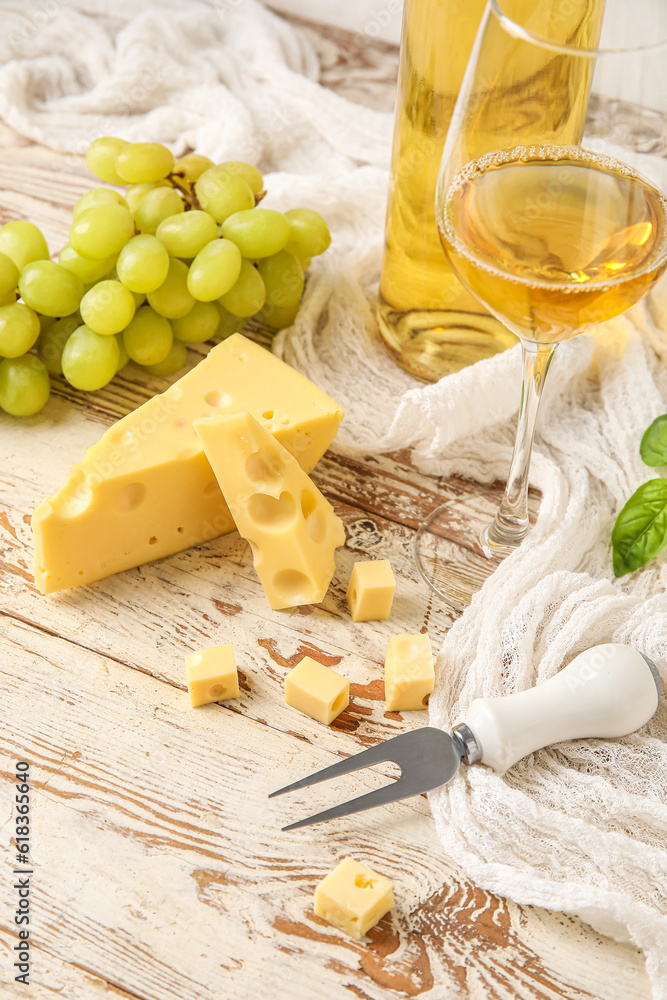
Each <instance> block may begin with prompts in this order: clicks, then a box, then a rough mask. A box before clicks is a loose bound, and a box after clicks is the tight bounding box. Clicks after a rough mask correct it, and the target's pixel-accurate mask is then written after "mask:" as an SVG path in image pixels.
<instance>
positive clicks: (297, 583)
mask: <svg viewBox="0 0 667 1000" xmlns="http://www.w3.org/2000/svg"><path fill="white" fill-rule="evenodd" d="M195 430H196V432H197V434H198V435H199V438H200V440H201V442H202V444H203V446H204V451H205V452H206V457H207V458H208V460H209V462H210V463H211V467H212V468H213V471H214V472H215V475H216V477H217V480H218V483H219V485H220V489H221V490H222V492H223V495H224V497H225V500H226V501H227V504H228V506H229V510H230V512H231V515H232V517H233V518H234V522H235V524H236V527H237V528H238V530H239V534H241V535H242V536H243V537H244V538H247V540H248V541H249V542H250V546H251V548H252V554H253V560H254V563H255V569H256V571H257V575H258V576H259V579H260V581H261V584H262V586H263V588H264V592H265V593H266V596H267V598H268V600H269V604H270V605H271V607H272V608H273V609H274V610H279V609H280V608H292V607H294V606H295V605H298V604H319V603H320V601H322V599H323V598H324V595H325V594H326V592H327V589H328V587H329V584H330V583H331V577H332V576H333V574H334V570H335V568H336V563H335V560H334V551H335V549H336V548H338V546H339V545H343V544H344V543H345V528H344V527H343V522H342V521H341V519H340V518H339V517H337V516H336V515H335V514H334V512H333V507H332V506H331V504H330V503H329V501H328V500H325V498H324V497H323V496H322V494H321V493H320V491H319V490H318V488H317V486H315V483H314V482H313V481H312V480H311V479H309V477H308V476H307V475H306V473H305V472H304V471H303V469H302V468H301V467H300V465H299V463H298V462H297V461H296V460H295V459H294V458H293V457H292V456H291V455H290V453H289V452H288V451H287V449H286V448H283V447H282V445H281V444H279V443H278V441H276V440H275V439H274V438H272V437H271V434H270V433H269V432H268V431H267V430H266V429H265V428H264V427H262V426H261V425H260V424H259V423H258V422H257V421H256V420H255V419H254V417H252V416H251V415H250V414H249V413H244V414H237V415H236V416H229V417H224V416H221V417H213V418H212V419H210V420H195Z"/></svg>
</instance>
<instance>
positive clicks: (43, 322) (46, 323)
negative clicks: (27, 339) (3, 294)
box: [2, 300, 56, 336]
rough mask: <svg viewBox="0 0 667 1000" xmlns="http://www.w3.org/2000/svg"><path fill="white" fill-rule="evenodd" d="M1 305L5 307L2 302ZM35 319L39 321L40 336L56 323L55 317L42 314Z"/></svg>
mask: <svg viewBox="0 0 667 1000" xmlns="http://www.w3.org/2000/svg"><path fill="white" fill-rule="evenodd" d="M14 301H16V300H14ZM2 305H5V303H4V302H3V303H2ZM37 319H38V320H39V334H40V336H41V335H42V334H43V333H44V331H45V330H48V329H49V327H51V326H53V324H54V323H55V321H56V317H55V316H44V314H43V313H40V314H38V316H37Z"/></svg>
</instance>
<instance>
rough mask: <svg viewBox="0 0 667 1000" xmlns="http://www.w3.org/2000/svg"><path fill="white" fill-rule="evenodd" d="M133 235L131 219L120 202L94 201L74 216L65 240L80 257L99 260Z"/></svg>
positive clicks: (109, 254)
mask: <svg viewBox="0 0 667 1000" xmlns="http://www.w3.org/2000/svg"><path fill="white" fill-rule="evenodd" d="M133 236H134V222H133V221H132V216H131V215H130V213H129V210H128V209H127V208H123V206H122V205H94V206H93V207H92V208H87V209H86V210H85V212H82V213H81V215H79V216H77V218H76V219H74V221H73V222H72V225H71V226H70V231H69V241H70V244H71V245H72V247H73V248H74V249H75V250H76V252H77V253H78V254H79V255H80V256H81V257H88V258H89V259H90V260H102V259H103V258H104V257H110V256H111V255H112V254H117V253H120V251H121V250H122V249H123V247H124V246H125V244H126V243H127V241H128V240H129V239H131V238H132V237H133Z"/></svg>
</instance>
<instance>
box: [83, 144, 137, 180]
mask: <svg viewBox="0 0 667 1000" xmlns="http://www.w3.org/2000/svg"><path fill="white" fill-rule="evenodd" d="M126 146H127V143H126V142H125V140H124V139H116V138H114V137H113V136H111V135H105V136H102V137H101V138H100V139H94V140H93V141H92V142H91V144H90V146H89V147H88V150H87V152H86V163H87V164H88V169H89V170H91V171H92V172H93V173H94V174H95V176H96V177H99V179H100V180H101V181H106V182H107V184H124V183H125V182H124V180H123V178H122V177H120V176H119V174H118V173H116V168H115V163H116V159H117V157H118V154H119V153H120V151H121V149H125V147H126Z"/></svg>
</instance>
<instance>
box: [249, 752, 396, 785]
mask: <svg viewBox="0 0 667 1000" xmlns="http://www.w3.org/2000/svg"><path fill="white" fill-rule="evenodd" d="M391 742H392V741H391V740H385V741H384V742H383V743H378V744H377V745H376V746H374V747H369V748H368V750H362V751H361V753H357V754H352V756H351V757H345V759H344V760H339V761H337V762H336V763H335V764H331V765H330V766H329V767H325V768H322V770H321V771H315V773H314V774H309V775H307V776H306V777H305V778H301V779H300V780H299V781H293V782H292V784H291V785H285V787H284V788H278V789H277V790H276V791H275V792H271V794H270V795H269V798H270V799H273V798H275V796H276V795H284V793H285V792H293V791H296V789H297V788H308V786H309V785H316V784H318V782H320V781H327V780H328V779H329V778H336V777H338V776H339V775H341V774H351V773H352V772H353V771H359V770H361V768H363V767H370V766H371V765H372V764H381V763H382V762H383V761H388V760H391V761H393V760H394V754H393V753H392V751H391V749H390V747H389V744H390V743H391Z"/></svg>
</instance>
